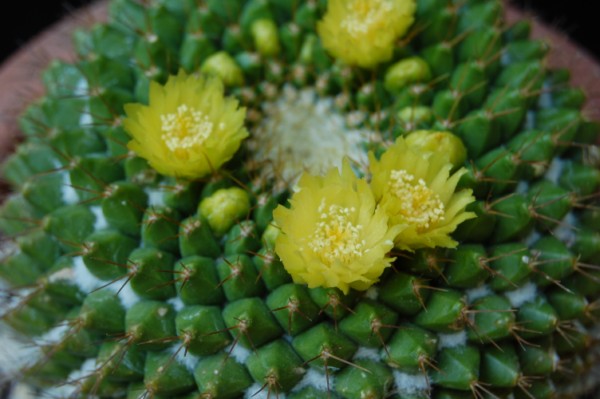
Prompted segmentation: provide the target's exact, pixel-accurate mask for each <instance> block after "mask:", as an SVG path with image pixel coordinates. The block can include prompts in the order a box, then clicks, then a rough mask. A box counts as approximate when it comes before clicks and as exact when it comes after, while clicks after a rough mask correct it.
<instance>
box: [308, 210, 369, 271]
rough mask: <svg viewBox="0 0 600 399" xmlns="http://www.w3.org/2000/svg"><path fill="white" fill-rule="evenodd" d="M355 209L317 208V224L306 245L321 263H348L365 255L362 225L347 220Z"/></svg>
mask: <svg viewBox="0 0 600 399" xmlns="http://www.w3.org/2000/svg"><path fill="white" fill-rule="evenodd" d="M355 212H356V208H354V207H352V208H345V207H342V206H340V205H330V206H329V207H328V208H327V209H325V203H324V202H321V205H320V206H319V213H320V216H319V220H320V221H319V223H317V228H316V230H315V232H314V233H313V234H312V236H311V240H310V241H309V243H308V246H309V247H310V249H312V250H313V252H314V253H315V254H316V255H317V256H319V257H320V258H321V260H322V261H323V263H327V264H332V263H334V262H335V261H341V262H343V263H349V262H351V261H352V260H354V259H355V258H357V257H360V256H362V255H363V253H365V252H366V251H368V250H366V249H365V245H366V241H365V240H362V239H361V234H360V233H361V231H362V229H363V226H362V225H355V224H354V223H352V222H351V221H350V220H349V219H350V217H351V215H352V214H354V213H355Z"/></svg>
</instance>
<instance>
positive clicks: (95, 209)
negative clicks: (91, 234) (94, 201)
mask: <svg viewBox="0 0 600 399" xmlns="http://www.w3.org/2000/svg"><path fill="white" fill-rule="evenodd" d="M90 211H92V213H93V214H94V216H96V220H95V221H94V230H95V231H98V230H104V229H106V228H108V221H107V220H106V218H105V217H104V212H102V208H101V207H99V206H91V207H90Z"/></svg>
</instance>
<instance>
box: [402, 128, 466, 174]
mask: <svg viewBox="0 0 600 399" xmlns="http://www.w3.org/2000/svg"><path fill="white" fill-rule="evenodd" d="M404 139H405V141H406V145H408V146H409V147H410V148H412V149H414V150H416V151H418V152H420V153H421V154H423V156H424V157H425V158H429V157H430V156H432V155H435V156H436V157H442V158H444V159H446V161H447V162H450V163H451V164H452V165H453V166H454V167H455V168H457V167H459V166H461V165H462V164H464V163H465V160H466V159H467V149H466V148H465V145H464V144H463V142H462V140H461V139H460V138H459V137H458V136H455V135H454V134H452V133H450V132H438V131H433V130H417V131H414V132H412V133H410V134H408V135H407V136H405V137H404Z"/></svg>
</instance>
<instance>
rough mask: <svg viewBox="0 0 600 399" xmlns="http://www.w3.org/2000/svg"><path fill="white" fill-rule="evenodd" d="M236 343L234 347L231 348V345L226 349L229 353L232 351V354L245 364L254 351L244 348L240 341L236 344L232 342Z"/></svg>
mask: <svg viewBox="0 0 600 399" xmlns="http://www.w3.org/2000/svg"><path fill="white" fill-rule="evenodd" d="M232 345H235V346H234V347H233V349H232V348H231V345H230V346H228V347H227V348H226V349H225V351H227V352H228V353H229V352H231V356H232V357H233V358H234V359H235V360H236V361H237V362H238V363H241V364H245V363H246V359H248V356H250V355H251V354H252V352H250V350H248V349H246V348H244V347H243V346H242V345H240V344H239V343H236V344H232Z"/></svg>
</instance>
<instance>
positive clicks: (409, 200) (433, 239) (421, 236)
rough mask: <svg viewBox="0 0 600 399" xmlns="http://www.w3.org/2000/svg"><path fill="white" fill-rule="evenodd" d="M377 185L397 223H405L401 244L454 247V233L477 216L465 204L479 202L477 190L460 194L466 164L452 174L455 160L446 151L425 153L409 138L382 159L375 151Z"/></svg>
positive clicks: (373, 171)
mask: <svg viewBox="0 0 600 399" xmlns="http://www.w3.org/2000/svg"><path fill="white" fill-rule="evenodd" d="M369 158H370V165H371V174H372V180H371V187H372V189H373V192H374V194H375V198H376V199H377V201H378V202H379V204H380V205H381V206H382V207H383V209H385V211H386V212H387V214H388V216H389V218H390V224H391V225H400V226H403V229H402V231H400V233H399V234H398V236H396V238H395V240H394V242H395V245H396V248H399V249H402V250H409V251H412V250H415V249H419V248H424V247H429V248H432V247H446V248H453V247H455V246H456V245H457V242H456V241H454V240H453V239H452V238H451V237H450V234H451V233H452V232H453V231H454V230H455V229H456V227H457V226H458V225H459V224H460V223H462V222H463V221H465V220H467V219H471V218H473V217H475V214H473V213H471V212H465V207H466V206H467V205H468V204H470V203H471V202H473V201H475V198H474V197H473V195H472V192H471V190H461V191H459V192H455V190H456V185H457V184H458V181H459V180H460V177H461V176H462V175H463V174H464V173H466V170H465V169H464V168H462V169H460V170H458V171H457V172H455V173H454V174H452V175H450V171H451V170H452V164H451V163H449V162H448V158H447V157H444V156H442V154H436V153H431V152H428V153H427V154H424V153H421V152H420V151H419V148H418V147H416V148H415V147H410V146H409V145H408V144H407V142H406V141H405V140H404V139H403V138H399V139H398V140H397V141H396V143H395V144H394V145H392V146H391V147H390V148H388V150H387V151H386V152H385V153H384V154H383V155H382V156H381V159H379V160H377V159H376V158H375V157H374V155H373V154H372V153H371V154H369Z"/></svg>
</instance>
